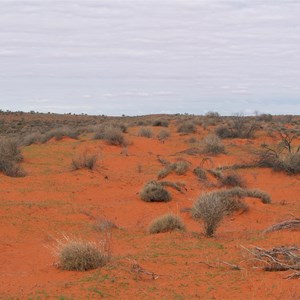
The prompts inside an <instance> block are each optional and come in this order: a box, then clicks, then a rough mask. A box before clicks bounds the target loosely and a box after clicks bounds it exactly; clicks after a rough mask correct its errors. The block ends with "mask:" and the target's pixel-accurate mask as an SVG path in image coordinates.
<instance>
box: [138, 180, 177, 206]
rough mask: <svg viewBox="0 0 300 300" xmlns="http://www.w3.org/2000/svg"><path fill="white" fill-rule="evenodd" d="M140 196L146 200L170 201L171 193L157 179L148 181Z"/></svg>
mask: <svg viewBox="0 0 300 300" xmlns="http://www.w3.org/2000/svg"><path fill="white" fill-rule="evenodd" d="M140 197H141V199H142V200H143V201H146V202H168V201H170V200H171V194H170V193H169V192H168V191H167V190H166V189H165V188H164V187H163V186H162V185H161V184H160V183H159V182H157V181H150V182H148V183H147V184H146V185H145V186H144V187H143V189H142V190H141V192H140Z"/></svg>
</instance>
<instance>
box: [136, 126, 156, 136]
mask: <svg viewBox="0 0 300 300" xmlns="http://www.w3.org/2000/svg"><path fill="white" fill-rule="evenodd" d="M139 136H142V137H146V138H151V137H152V136H153V133H152V130H151V129H150V128H147V127H142V128H140V130H139Z"/></svg>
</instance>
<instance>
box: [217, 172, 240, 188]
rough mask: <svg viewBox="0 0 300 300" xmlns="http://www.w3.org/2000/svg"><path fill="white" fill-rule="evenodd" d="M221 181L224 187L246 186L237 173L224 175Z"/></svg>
mask: <svg viewBox="0 0 300 300" xmlns="http://www.w3.org/2000/svg"><path fill="white" fill-rule="evenodd" d="M219 180H220V182H221V184H222V185H225V186H229V187H235V186H239V187H243V186H245V182H244V180H243V178H242V177H241V176H240V175H239V174H237V173H230V174H227V175H222V176H221V177H220V178H219Z"/></svg>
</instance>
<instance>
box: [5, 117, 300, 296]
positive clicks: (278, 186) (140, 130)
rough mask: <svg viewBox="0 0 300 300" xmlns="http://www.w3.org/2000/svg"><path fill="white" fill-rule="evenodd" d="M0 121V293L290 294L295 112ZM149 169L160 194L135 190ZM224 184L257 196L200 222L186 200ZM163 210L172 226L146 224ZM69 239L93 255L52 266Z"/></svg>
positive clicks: (294, 266) (296, 182)
mask: <svg viewBox="0 0 300 300" xmlns="http://www.w3.org/2000/svg"><path fill="white" fill-rule="evenodd" d="M0 123H1V132H0V136H1V143H2V145H7V143H13V145H15V147H16V148H17V150H18V151H19V152H18V153H17V154H18V157H19V158H18V159H16V153H12V154H11V155H10V153H8V152H5V149H4V150H3V149H2V150H3V151H2V152H1V151H0V166H1V161H2V171H1V172H0V220H1V226H0V264H1V268H0V298H1V299H61V300H62V299H101V298H107V299H174V300H175V299H176V300H180V299H294V300H296V299H300V281H299V278H300V251H299V250H298V248H297V247H300V230H299V229H300V225H299V223H300V222H299V218H300V151H299V148H298V147H299V145H300V137H299V135H298V134H299V132H300V118H299V117H298V116H270V115H258V116H254V117H244V116H241V115H236V116H233V117H222V116H219V115H218V114H217V113H210V114H207V115H206V116H194V115H151V116H140V117H127V116H123V117H118V118H117V117H115V118H113V117H105V116H86V115H54V114H38V113H34V112H32V113H21V112H18V113H13V112H2V113H0ZM2 148H4V146H2ZM297 151H298V152H297ZM1 153H2V154H3V153H4V154H3V156H2V158H1ZM8 161H11V163H8ZM153 181H154V183H153ZM149 182H152V184H154V185H155V184H156V185H157V186H159V188H161V189H164V190H166V191H167V192H166V193H168V195H169V199H167V200H163V199H158V198H155V197H154V198H155V199H154V198H151V197H150V198H147V197H146V198H144V199H142V198H143V196H142V193H143V191H145V189H146V187H147V183H149ZM237 186H238V188H237ZM236 189H242V190H246V191H254V190H255V191H260V192H261V193H263V195H264V197H266V195H268V197H269V198H267V199H268V200H266V201H264V200H263V199H264V198H263V199H262V197H261V196H258V197H252V196H251V195H252V194H253V193H252V194H251V193H250V194H249V193H247V194H245V195H244V194H243V195H242V196H237V195H236V194H234V195H233V196H232V197H231V198H230V199H231V200H233V203H234V204H238V205H237V207H234V209H228V210H226V211H223V210H222V216H221V218H220V220H219V221H218V222H217V221H216V222H217V223H218V224H217V225H216V228H214V230H213V232H212V234H208V232H207V231H206V228H207V227H205V220H204V217H202V216H200V217H198V218H197V217H196V214H195V213H194V214H193V211H194V210H195V203H197V201H199V199H201V196H203V195H211V194H208V193H217V194H216V195H219V194H218V191H219V192H220V191H221V192H224V191H232V190H234V191H236ZM239 191H240V190H239ZM249 195H250V196H249ZM255 195H256V194H255ZM259 195H260V194H259ZM225 198H226V197H225ZM225 198H224V199H225ZM145 199H146V200H145ZM226 199H227V198H226ZM160 200H161V201H160ZM226 201H227V200H226ZM218 212H219V211H218ZM165 214H172V215H173V216H176V217H178V218H179V219H180V220H181V222H182V224H184V228H181V229H180V228H178V229H175V230H162V231H164V232H160V233H151V232H150V231H151V230H150V227H149V226H150V224H151V223H152V222H153V220H154V219H156V218H158V217H160V216H162V215H165ZM199 214H200V213H199ZM214 216H215V215H214V214H212V216H210V217H212V218H213V217H214ZM282 222H285V223H282ZM276 224H283V225H282V226H281V227H280V226H277V227H276V226H275V227H274V225H276ZM272 226H273V227H272ZM268 229H269V230H268ZM70 241H80V242H81V243H92V244H93V245H97V247H98V248H99V251H102V252H103V253H104V255H105V258H106V259H105V263H104V264H103V265H101V266H99V267H96V268H92V269H91V270H86V271H80V270H67V269H65V268H64V266H63V264H62V262H61V256H60V253H61V250H62V248H63V247H64V246H65V245H67V244H68V243H70ZM272 249H273V250H274V249H275V250H274V251H273V252H272ZM278 249H281V250H283V252H284V253H285V254H284V253H283V254H282V253H281V254H280V255H278V256H276V255H275V254H274V255H273V253H274V252H276V251H277V250H278ZM291 256H293V259H291Z"/></svg>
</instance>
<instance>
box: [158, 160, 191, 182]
mask: <svg viewBox="0 0 300 300" xmlns="http://www.w3.org/2000/svg"><path fill="white" fill-rule="evenodd" d="M189 168H190V163H188V162H187V161H184V160H181V161H178V162H176V163H172V164H170V163H169V164H168V165H167V166H166V167H165V168H164V169H162V170H160V171H159V173H158V175H157V178H158V179H162V178H165V177H167V176H168V175H169V174H170V173H172V172H175V173H176V174H177V175H184V174H185V173H186V172H187V171H188V170H189Z"/></svg>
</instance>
